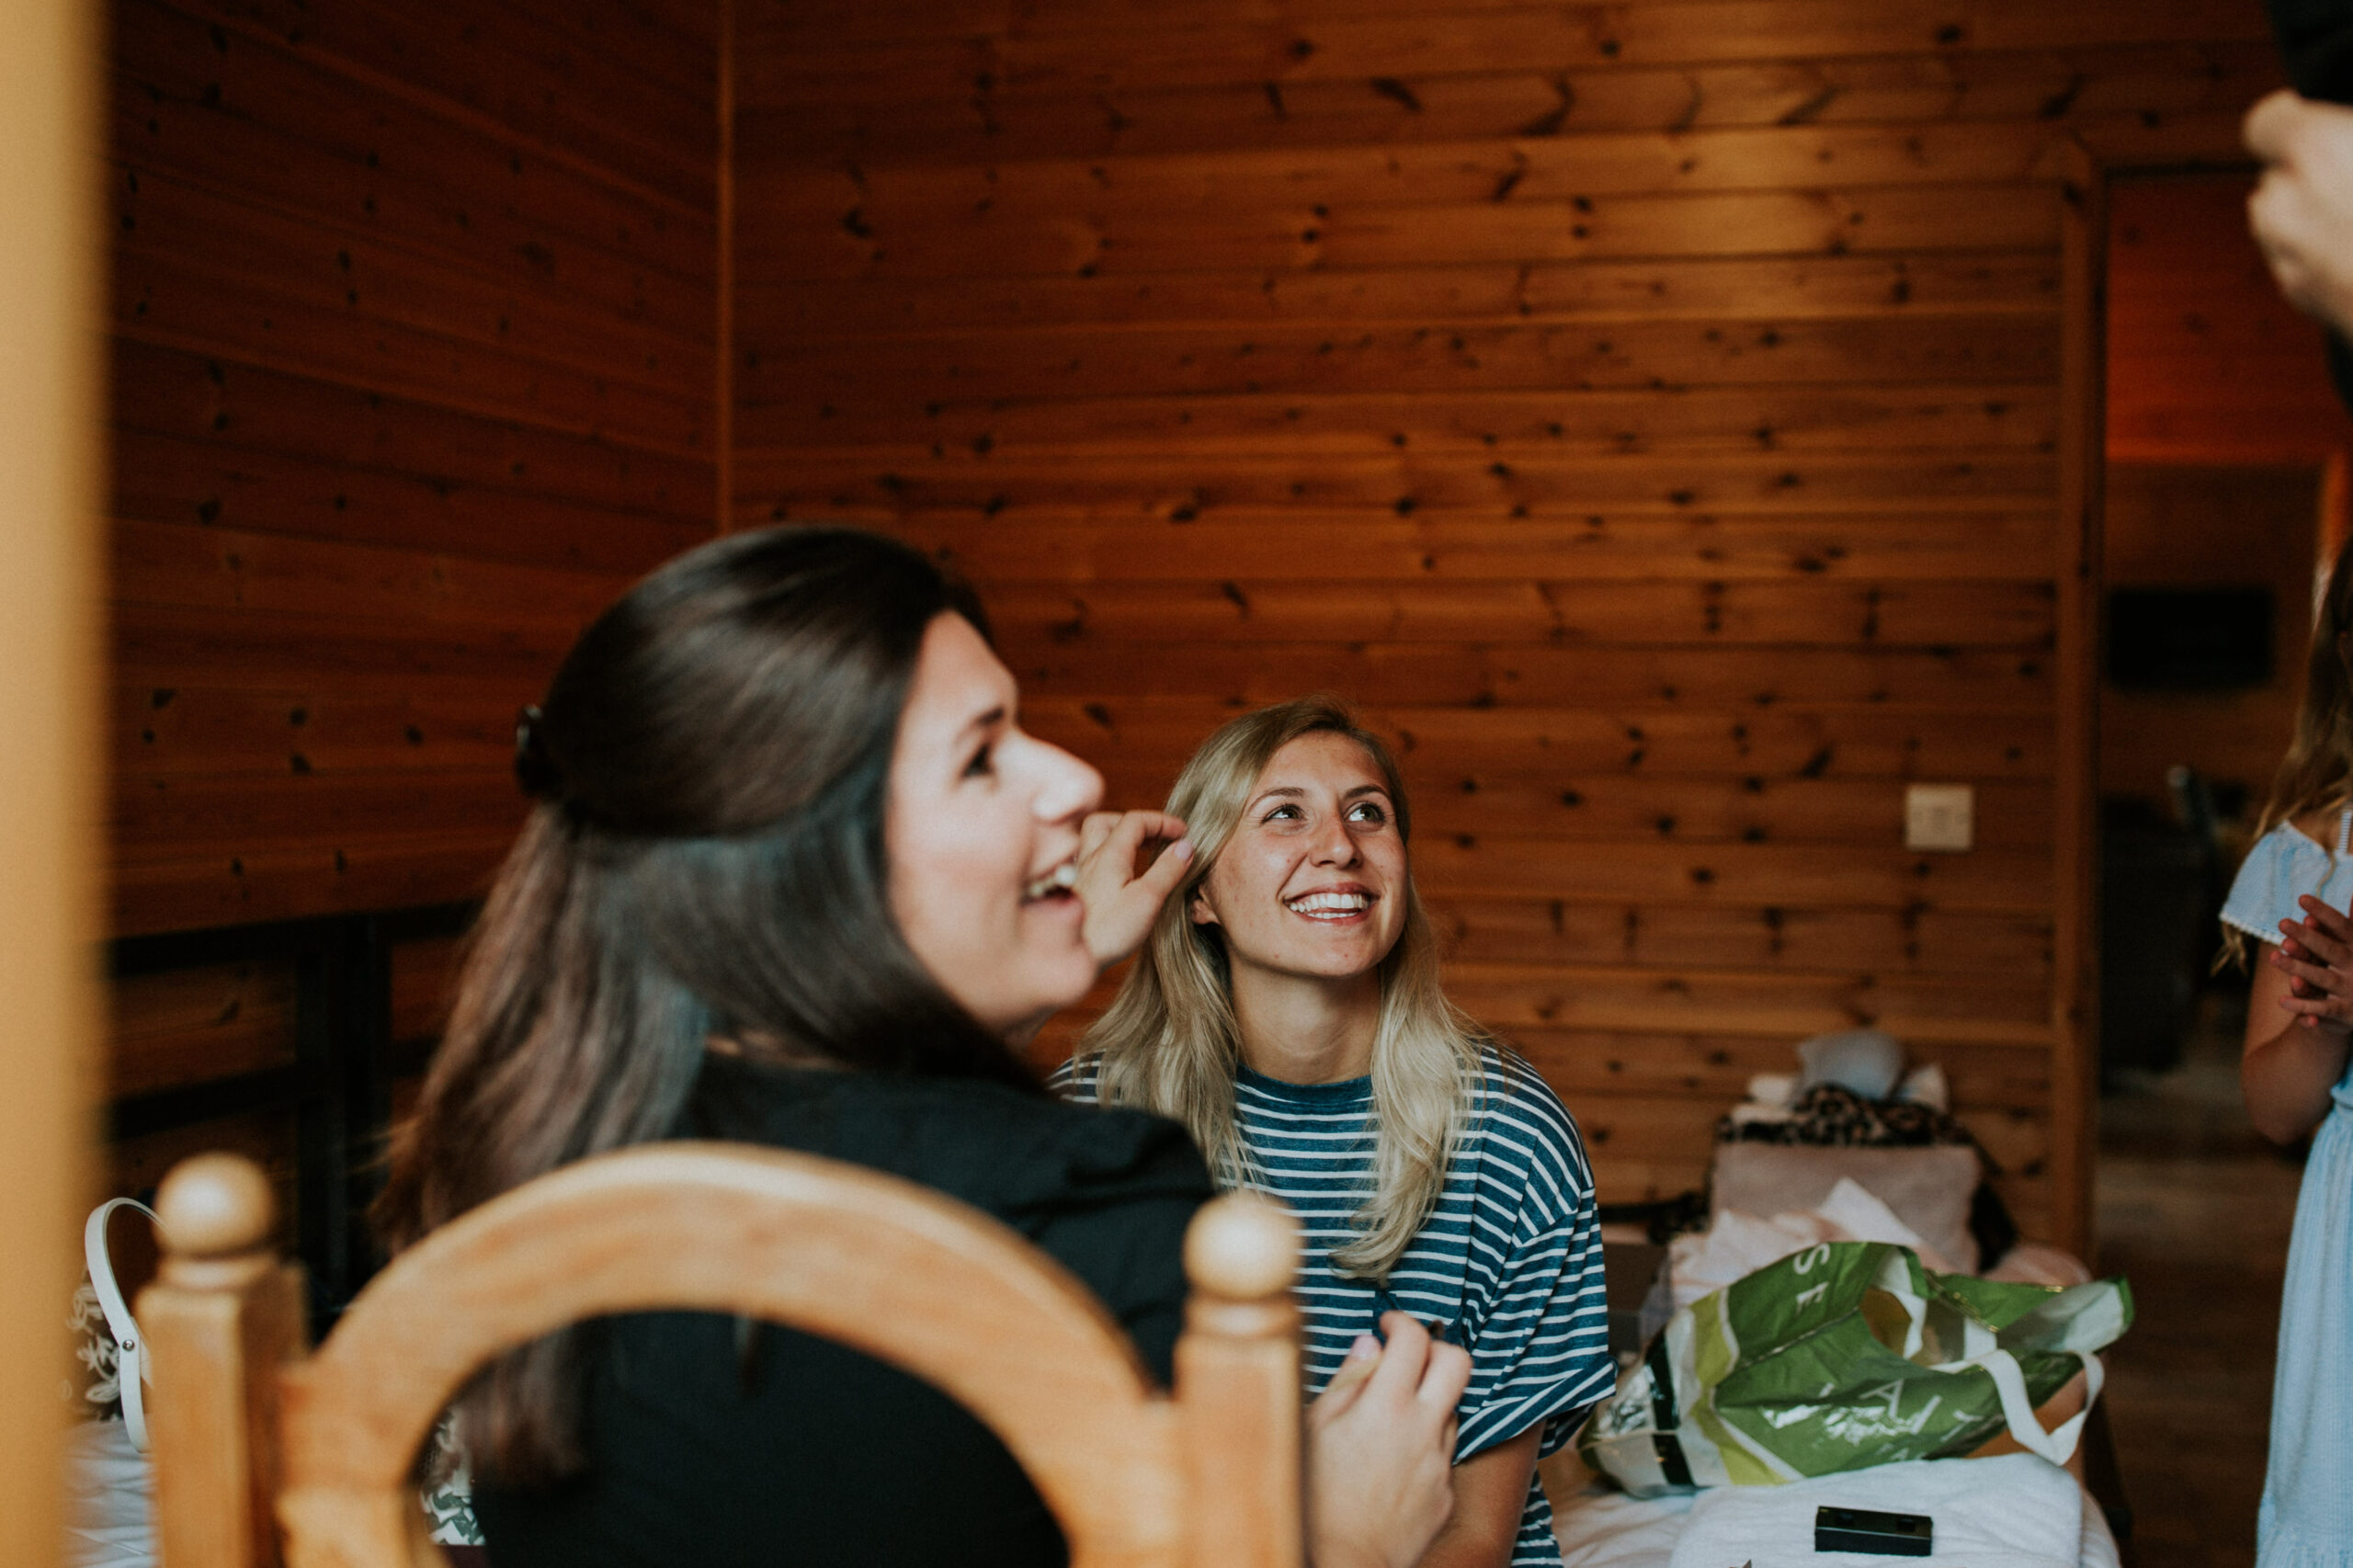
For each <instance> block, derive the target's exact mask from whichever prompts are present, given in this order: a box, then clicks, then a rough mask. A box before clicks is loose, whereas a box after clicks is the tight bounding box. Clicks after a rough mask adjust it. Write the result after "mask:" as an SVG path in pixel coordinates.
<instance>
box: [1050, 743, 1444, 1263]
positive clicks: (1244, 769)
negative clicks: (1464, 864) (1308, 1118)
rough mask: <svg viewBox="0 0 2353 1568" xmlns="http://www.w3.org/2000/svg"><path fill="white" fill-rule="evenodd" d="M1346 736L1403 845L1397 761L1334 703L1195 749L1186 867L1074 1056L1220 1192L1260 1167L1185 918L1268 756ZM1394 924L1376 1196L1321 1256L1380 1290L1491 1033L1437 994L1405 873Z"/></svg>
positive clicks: (1215, 978) (1434, 969)
mask: <svg viewBox="0 0 2353 1568" xmlns="http://www.w3.org/2000/svg"><path fill="white" fill-rule="evenodd" d="M1323 733H1329V734H1337V735H1345V736H1347V738H1348V739H1349V740H1352V741H1354V742H1355V743H1356V744H1358V745H1359V746H1362V747H1363V748H1364V750H1365V753H1366V755H1367V756H1370V757H1371V759H1372V762H1373V766H1374V767H1377V768H1378V769H1380V772H1381V780H1382V782H1383V783H1384V784H1385V785H1386V786H1387V788H1388V790H1389V798H1390V801H1391V803H1392V806H1393V808H1394V810H1395V812H1396V821H1397V831H1398V835H1399V836H1400V837H1401V838H1410V836H1411V833H1412V824H1413V817H1412V812H1411V809H1410V808H1409V807H1408V806H1407V804H1406V801H1405V790H1404V780H1403V779H1401V778H1399V777H1398V772H1397V763H1396V759H1395V758H1393V757H1392V756H1390V754H1389V748H1388V747H1387V746H1385V745H1383V744H1381V739H1380V737H1379V736H1377V735H1374V734H1372V733H1370V732H1369V731H1367V730H1366V729H1365V728H1364V727H1363V726H1362V725H1361V724H1360V723H1359V722H1358V720H1357V716H1356V714H1355V713H1354V712H1353V711H1352V710H1350V709H1349V708H1348V707H1347V704H1346V703H1344V702H1341V701H1340V700H1339V699H1336V698H1331V697H1302V698H1299V699H1294V700H1292V701H1290V702H1283V703H1278V704H1277V705H1275V706H1274V707H1272V708H1262V709H1260V710H1257V711H1256V712H1255V713H1249V714H1245V715H1244V716H1243V717H1242V718H1239V719H1236V720H1234V721H1233V722H1232V723H1229V724H1227V725H1225V726H1224V727H1223V728H1222V729H1221V730H1219V731H1218V732H1217V733H1215V734H1213V735H1211V737H1210V738H1209V739H1208V740H1207V741H1205V742H1203V743H1202V744H1201V748H1200V749H1199V751H1197V752H1195V753H1194V754H1193V756H1192V760H1191V761H1189V762H1188V763H1186V765H1185V769H1184V771H1183V772H1182V773H1180V774H1178V775H1177V776H1176V788H1175V789H1174V790H1171V791H1170V792H1169V796H1168V812H1169V814H1170V815H1172V816H1177V817H1182V818H1183V819H1184V820H1185V823H1186V825H1187V829H1188V836H1190V837H1191V839H1192V841H1193V846H1194V856H1193V862H1192V865H1191V867H1190V868H1189V869H1188V870H1187V872H1186V874H1185V880H1184V881H1182V882H1180V883H1178V884H1177V887H1176V892H1173V893H1171V894H1170V895H1169V897H1168V900H1167V902H1166V903H1164V904H1163V905H1162V906H1161V910H1160V916H1159V919H1158V921H1157V922H1156V923H1155V924H1154V926H1153V929H1152V935H1151V937H1150V938H1149V939H1148V940H1147V941H1146V942H1145V944H1144V948H1143V950H1142V953H1141V954H1139V955H1138V957H1137V959H1136V962H1135V967H1134V968H1133V969H1131V970H1130V971H1128V977H1127V980H1126V982H1125V983H1123V984H1122V985H1121V986H1120V994H1119V997H1118V999H1117V1000H1115V1001H1114V1002H1113V1003H1112V1004H1111V1007H1110V1010H1109V1011H1108V1012H1107V1013H1105V1014H1104V1015H1103V1017H1101V1018H1100V1019H1099V1020H1097V1023H1096V1025H1095V1027H1094V1028H1091V1029H1089V1030H1087V1032H1086V1040H1084V1041H1083V1042H1082V1043H1081V1045H1080V1050H1081V1051H1082V1052H1085V1051H1099V1052H1101V1054H1102V1071H1101V1078H1100V1090H1099V1093H1100V1095H1101V1097H1102V1099H1103V1101H1104V1103H1106V1104H1120V1105H1131V1106H1141V1107H1143V1108H1146V1109H1149V1110H1154V1111H1158V1112H1159V1113H1160V1114H1161V1115H1163V1116H1166V1117H1170V1118H1173V1119H1176V1120H1177V1121H1181V1122H1183V1123H1184V1124H1185V1126H1186V1127H1187V1128H1188V1129H1189V1130H1190V1131H1191V1132H1192V1134H1193V1139H1194V1141H1195V1142H1198V1143H1199V1145H1200V1147H1201V1152H1202V1153H1203V1154H1205V1155H1206V1156H1207V1157H1208V1159H1209V1163H1210V1168H1211V1170H1212V1171H1214V1172H1215V1173H1216V1174H1217V1177H1218V1180H1219V1181H1220V1182H1221V1183H1222V1184H1223V1185H1225V1186H1228V1187H1240V1186H1249V1185H1253V1184H1254V1183H1255V1182H1256V1180H1257V1179H1258V1173H1257V1170H1256V1163H1255V1162H1254V1161H1253V1160H1252V1158H1251V1156H1250V1151H1249V1148H1248V1146H1247V1145H1246V1144H1245V1143H1244V1142H1243V1140H1242V1135H1241V1131H1240V1130H1239V1128H1238V1127H1237V1126H1236V1125H1235V1121H1234V1113H1233V1081H1234V1070H1235V1067H1236V1064H1237V1063H1238V1062H1240V1060H1241V1036H1240V1033H1239V1031H1238V1029H1237V1028H1236V1027H1235V1024H1234V1017H1233V994H1232V991H1231V982H1230V978H1229V974H1230V971H1229V970H1228V968H1227V962H1226V954H1225V944H1224V938H1223V937H1222V935H1221V934H1220V932H1219V930H1218V928H1217V927H1215V926H1198V925H1195V924H1194V923H1193V920H1192V918H1191V915H1190V908H1191V905H1192V903H1193V898H1194V895H1195V893H1196V892H1199V889H1200V886H1201V883H1202V881H1204V880H1205V879H1206V878H1207V877H1208V875H1209V873H1210V869H1211V867H1213V866H1214V865H1216V863H1217V858H1218V853H1219V851H1221V850H1222V849H1223V848H1224V847H1225V846H1226V843H1227V842H1228V841H1229V840H1230V839H1231V838H1232V837H1233V830H1234V828H1235V826H1236V825H1237V824H1239V823H1240V822H1241V819H1242V813H1243V810H1244V808H1245V806H1246V805H1247V804H1248V803H1249V800H1250V796H1251V793H1252V791H1253V790H1255V789H1256V786H1257V782H1258V778H1259V777H1260V776H1261V775H1262V774H1264V773H1265V772H1266V770H1267V764H1269V763H1270V762H1272V761H1273V760H1274V758H1275V754H1276V753H1277V752H1279V751H1281V750H1282V748H1283V747H1285V746H1286V745H1289V744H1290V743H1291V742H1293V741H1295V740H1298V739H1299V738H1300V737H1302V735H1312V734H1323ZM1404 901H1405V918H1404V928H1403V929H1402V930H1401V931H1400V932H1399V933H1398V937H1397V941H1396V944H1395V946H1393V947H1392V948H1391V949H1390V950H1389V953H1388V956H1386V957H1385V958H1383V959H1382V960H1381V963H1380V965H1379V970H1378V972H1379V975H1380V980H1381V1019H1380V1023H1379V1025H1378V1027H1377V1028H1376V1030H1375V1033H1374V1036H1373V1046H1372V1107H1373V1130H1374V1131H1373V1176H1374V1179H1373V1187H1372V1191H1371V1192H1370V1194H1369V1195H1368V1196H1367V1197H1366V1199H1365V1202H1364V1204H1363V1207H1362V1208H1360V1209H1359V1210H1358V1214H1357V1229H1358V1236H1357V1238H1356V1239H1355V1240H1354V1241H1351V1242H1349V1243H1348V1244H1347V1245H1345V1246H1342V1247H1339V1248H1337V1249H1336V1250H1335V1251H1334V1252H1333V1254H1332V1261H1333V1264H1334V1265H1335V1266H1336V1267H1338V1268H1339V1269H1340V1271H1341V1272H1343V1273H1346V1274H1354V1275H1358V1276H1362V1277H1366V1278H1374V1279H1385V1278H1387V1277H1388V1274H1389V1271H1390V1269H1392V1268H1393V1267H1396V1264H1397V1261H1398V1259H1400V1258H1401V1257H1403V1256H1404V1254H1405V1249H1406V1248H1407V1247H1408V1246H1409V1245H1411V1244H1412V1243H1413V1239H1414V1236H1415V1233H1416V1232H1418V1231H1419V1230H1420V1229H1421V1228H1422V1224H1423V1222H1424V1221H1427V1219H1428V1218H1429V1215H1430V1212H1431V1210H1433V1209H1435V1208H1436V1207H1437V1206H1438V1196H1439V1194H1440V1192H1441V1191H1442V1190H1443V1189H1444V1187H1445V1186H1446V1169H1447V1165H1448V1162H1449V1160H1451V1159H1452V1157H1453V1154H1454V1150H1455V1147H1456V1145H1457V1144H1458V1143H1459V1142H1461V1135H1462V1130H1463V1122H1464V1119H1465V1118H1466V1115H1467V1108H1468V1105H1469V1102H1470V1100H1471V1097H1472V1094H1473V1093H1475V1091H1476V1089H1477V1085H1478V1083H1479V1080H1480V1077H1481V1074H1482V1068H1481V1051H1482V1048H1483V1046H1485V1045H1486V1044H1487V1043H1488V1042H1489V1037H1488V1035H1487V1034H1486V1032H1485V1031H1484V1030H1483V1029H1482V1028H1479V1026H1478V1025H1477V1024H1475V1023H1473V1022H1472V1020H1471V1018H1470V1017H1469V1016H1468V1015H1466V1014H1464V1013H1463V1012H1462V1011H1461V1009H1459V1008H1457V1007H1456V1006H1454V1005H1453V1004H1452V1003H1450V1002H1449V1001H1448V1000H1447V999H1446V994H1445V992H1444V991H1443V990H1441V989H1440V988H1439V985H1438V938H1437V937H1436V935H1435V934H1434V933H1433V932H1432V930H1431V928H1430V921H1429V916H1428V915H1427V914H1426V913H1425V912H1424V911H1423V908H1422V901H1421V896H1420V894H1419V893H1417V892H1415V889H1414V883H1413V878H1412V876H1411V875H1410V873H1409V874H1408V876H1407V877H1406V880H1405V887H1404Z"/></svg>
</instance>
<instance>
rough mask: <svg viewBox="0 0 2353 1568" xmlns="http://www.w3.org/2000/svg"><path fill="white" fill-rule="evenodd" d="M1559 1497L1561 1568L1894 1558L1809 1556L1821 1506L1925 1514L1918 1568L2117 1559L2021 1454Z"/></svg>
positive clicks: (1855, 1563)
mask: <svg viewBox="0 0 2353 1568" xmlns="http://www.w3.org/2000/svg"><path fill="white" fill-rule="evenodd" d="M1565 1502H1566V1506H1563V1507H1562V1508H1561V1509H1560V1510H1558V1512H1557V1513H1556V1515H1555V1518H1554V1526H1553V1528H1554V1533H1555V1534H1556V1535H1558V1537H1559V1538H1560V1541H1561V1554H1562V1559H1563V1562H1565V1563H1566V1564H1567V1568H1741V1564H1742V1563H1743V1562H1752V1563H1754V1564H1755V1568H1887V1565H1888V1563H1890V1562H1893V1561H1894V1560H1893V1559H1890V1558H1886V1557H1878V1556H1866V1555H1863V1554H1860V1553H1856V1552H1845V1551H1820V1552H1818V1551H1814V1550H1813V1511H1814V1509H1815V1508H1816V1507H1818V1506H1821V1505H1823V1504H1825V1503H1828V1504H1837V1505H1842V1506H1849V1507H1858V1508H1876V1509H1881V1510H1883V1511H1886V1512H1890V1513H1926V1514H1927V1515H1929V1516H1930V1517H1933V1518H1934V1519H1935V1520H1936V1521H1937V1551H1936V1554H1935V1555H1934V1556H1932V1557H1924V1558H1905V1559H1903V1561H1904V1562H1918V1563H1921V1564H1923V1565H1924V1568H2029V1565H2031V1568H2043V1565H2044V1564H2047V1563H2062V1564H2064V1563H2072V1564H2075V1565H2076V1568H2119V1561H2120V1560H2119V1558H2118V1555H2117V1550H2116V1540H2115V1537H2113V1536H2112V1535H2110V1534H2109V1528H2108V1520H2107V1518H2106V1517H2105V1516H2103V1515H2102V1514H2101V1512H2100V1510H2099V1506H2098V1505H2097V1503H2095V1502H2093V1501H2092V1500H2091V1498H2090V1497H2089V1496H2087V1495H2086V1494H2085V1493H2084V1492H2083V1489H2082V1488H2081V1487H2080V1486H2078V1485H2077V1484H2076V1483H2075V1478H2074V1477H2073V1476H2071V1475H2069V1474H2068V1473H2067V1472H2066V1471H2063V1470H2059V1469H2057V1468H2056V1467H2053V1466H2051V1465H2048V1464H2045V1463H2044V1462H2043V1461H2042V1460H2039V1459H2035V1458H2034V1457H2032V1456H2031V1455H2027V1454H2009V1455H2004V1456H2002V1457H2000V1458H1997V1459H1982V1460H1918V1461H1915V1462H1914V1463H1911V1464H1901V1465H1882V1466H1880V1467H1878V1468H1876V1469H1873V1470H1861V1471H1850V1472H1848V1473H1847V1474H1845V1475H1832V1476H1822V1477H1819V1478H1817V1479H1815V1480H1813V1481H1802V1482H1796V1483H1792V1484H1790V1485H1788V1486H1776V1487H1753V1488H1752V1487H1738V1488H1727V1489H1725V1491H1724V1492H1723V1493H1722V1494H1716V1493H1703V1494H1699V1496H1698V1497H1691V1496H1682V1497H1659V1498H1654V1499H1651V1500H1649V1501H1647V1502H1645V1501H1638V1500H1636V1499H1634V1498H1631V1497H1628V1496H1626V1495H1624V1494H1621V1493H1617V1492H1605V1491H1600V1490H1594V1491H1589V1492H1586V1493H1584V1494H1580V1495H1578V1496H1576V1497H1574V1498H1570V1499H1566V1500H1565ZM1711 1516H1712V1517H1711ZM2069 1517H2072V1521H2073V1529H2072V1538H2073V1555H2072V1556H2061V1555H2052V1551H2051V1550H2049V1547H2050V1544H2051V1543H2052V1542H2056V1541H2059V1540H2065V1539H2067V1537H2068V1535H2069V1531H2068V1530H2067V1528H2065V1524H2064V1521H2065V1519H2067V1518H2069ZM1733 1541H1737V1542H1738V1549H1737V1550H1736V1551H1735V1550H1733V1547H1732V1546H1731V1545H1730V1544H1728V1543H1730V1542H1733ZM2038 1544H2040V1546H2041V1547H2042V1548H2043V1550H2037V1547H2038ZM1678 1547H1680V1548H1681V1550H1678ZM1727 1554H1729V1555H1727ZM1717 1557H1723V1558H1724V1559H1725V1560H1724V1561H1723V1562H1721V1563H1719V1562H1716V1561H1715V1559H1716V1558H1717Z"/></svg>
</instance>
